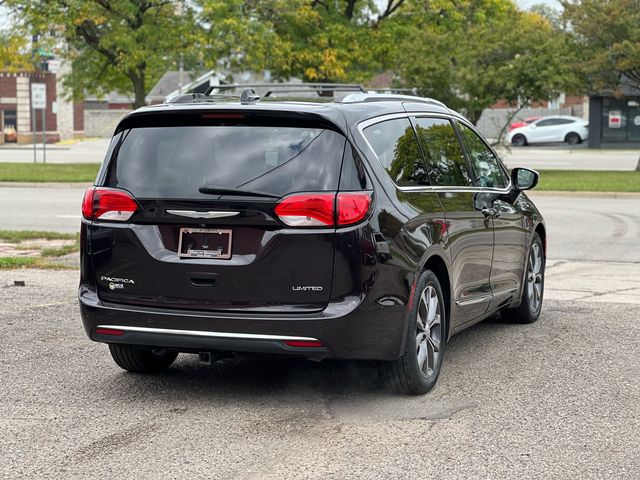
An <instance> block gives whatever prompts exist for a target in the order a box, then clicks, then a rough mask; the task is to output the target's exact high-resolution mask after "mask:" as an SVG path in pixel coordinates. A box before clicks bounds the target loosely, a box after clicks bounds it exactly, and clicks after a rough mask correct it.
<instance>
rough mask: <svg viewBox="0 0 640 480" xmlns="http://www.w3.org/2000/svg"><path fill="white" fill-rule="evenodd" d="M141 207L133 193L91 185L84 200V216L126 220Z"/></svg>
mask: <svg viewBox="0 0 640 480" xmlns="http://www.w3.org/2000/svg"><path fill="white" fill-rule="evenodd" d="M139 208H140V206H139V205H138V202H136V201H135V199H134V198H133V197H132V196H131V194H129V193H128V192H125V191H124V190H118V189H114V188H103V187H91V188H89V189H88V190H87V191H86V192H85V194H84V199H83V200H82V216H83V217H84V218H86V219H88V220H111V221H115V222H124V221H127V220H129V219H130V218H131V216H132V215H133V214H134V213H135V212H136V211H137V210H138V209H139Z"/></svg>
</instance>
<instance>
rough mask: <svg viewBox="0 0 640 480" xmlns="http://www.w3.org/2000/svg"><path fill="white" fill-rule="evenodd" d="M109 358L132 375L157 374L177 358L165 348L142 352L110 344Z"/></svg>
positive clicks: (130, 347) (174, 353)
mask: <svg viewBox="0 0 640 480" xmlns="http://www.w3.org/2000/svg"><path fill="white" fill-rule="evenodd" d="M109 351H110V352H111V357H113V360H114V361H115V362H116V364H118V366H119V367H120V368H122V369H124V370H127V371H129V372H133V373H158V372H162V371H164V370H166V369H167V368H169V367H170V366H171V364H172V363H173V361H174V360H175V359H176V357H177V356H178V352H172V351H169V350H167V349H166V348H155V349H152V350H142V349H138V348H135V347H133V346H130V345H119V344H114V343H110V344H109Z"/></svg>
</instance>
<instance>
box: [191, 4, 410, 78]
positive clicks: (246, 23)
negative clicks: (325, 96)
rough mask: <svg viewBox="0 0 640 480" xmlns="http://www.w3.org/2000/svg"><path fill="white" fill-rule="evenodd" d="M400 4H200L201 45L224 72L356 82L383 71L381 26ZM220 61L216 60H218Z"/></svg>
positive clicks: (384, 36)
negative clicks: (210, 50) (203, 29)
mask: <svg viewBox="0 0 640 480" xmlns="http://www.w3.org/2000/svg"><path fill="white" fill-rule="evenodd" d="M403 3H404V0H387V2H386V3H385V4H384V5H382V6H381V7H379V6H378V3H377V2H374V1H362V0H338V1H336V0H262V1H252V0H229V1H219V0H201V2H200V4H201V7H202V17H201V18H202V20H203V23H204V24H206V25H208V26H209V28H208V31H207V35H206V41H205V42H203V43H206V44H208V45H209V46H210V47H212V48H213V50H214V51H217V52H220V51H221V49H223V48H224V47H225V46H226V47H227V49H228V50H227V52H226V54H225V55H222V57H220V56H219V55H218V56H216V55H210V56H209V59H213V60H214V61H215V62H216V63H217V64H218V65H220V63H221V62H222V65H223V66H225V67H226V68H229V69H232V70H233V69H248V68H252V69H254V70H262V69H266V70H269V71H270V72H271V73H272V75H273V76H274V77H275V78H276V79H282V80H284V79H288V78H290V77H299V78H302V79H303V80H306V81H312V82H343V81H362V80H364V79H366V78H369V77H371V76H372V75H373V74H375V73H376V72H377V71H379V70H381V69H382V67H383V65H384V61H383V59H384V56H385V55H384V52H385V49H387V48H388V45H390V37H389V36H388V35H387V32H385V31H382V30H381V29H380V28H378V27H379V25H380V24H381V22H383V21H385V20H386V19H387V18H389V17H391V16H392V15H394V14H395V13H396V12H397V11H398V10H399V9H400V7H401V6H402V5H403ZM221 58H222V60H221Z"/></svg>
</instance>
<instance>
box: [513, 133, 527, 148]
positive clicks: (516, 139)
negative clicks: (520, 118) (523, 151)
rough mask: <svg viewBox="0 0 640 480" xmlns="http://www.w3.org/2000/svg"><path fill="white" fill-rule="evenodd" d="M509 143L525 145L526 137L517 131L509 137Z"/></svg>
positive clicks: (516, 145) (515, 145) (519, 145)
mask: <svg viewBox="0 0 640 480" xmlns="http://www.w3.org/2000/svg"><path fill="white" fill-rule="evenodd" d="M511 145H513V146H514V147H524V146H526V145H527V137H525V136H524V135H522V134H521V133H518V134H517V135H514V136H513V138H512V139H511Z"/></svg>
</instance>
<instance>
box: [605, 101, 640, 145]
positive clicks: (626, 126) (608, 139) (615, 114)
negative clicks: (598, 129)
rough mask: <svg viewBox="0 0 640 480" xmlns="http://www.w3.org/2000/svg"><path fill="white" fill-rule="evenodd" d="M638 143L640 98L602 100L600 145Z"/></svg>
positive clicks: (639, 133)
mask: <svg viewBox="0 0 640 480" xmlns="http://www.w3.org/2000/svg"><path fill="white" fill-rule="evenodd" d="M624 142H631V143H633V142H640V97H631V98H626V99H616V98H611V97H605V98H603V99H602V143H624Z"/></svg>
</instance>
